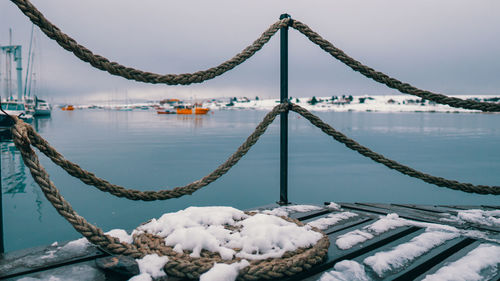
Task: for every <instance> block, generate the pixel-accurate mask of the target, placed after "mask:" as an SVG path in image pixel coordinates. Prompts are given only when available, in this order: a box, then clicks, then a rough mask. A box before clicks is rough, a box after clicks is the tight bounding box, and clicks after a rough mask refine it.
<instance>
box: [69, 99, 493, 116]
mask: <svg viewBox="0 0 500 281" xmlns="http://www.w3.org/2000/svg"><path fill="white" fill-rule="evenodd" d="M456 97H458V98H461V99H473V100H476V101H482V102H494V103H499V102H500V96H490V95H481V96H479V95H474V96H471V95H469V96H464V95H462V96H456ZM290 101H291V102H293V103H296V104H298V105H300V106H302V107H304V108H306V109H307V110H310V111H336V112H347V111H354V112H445V113H462V112H467V113H477V112H480V111H478V110H468V109H463V108H453V107H450V106H448V105H441V104H436V103H434V102H430V101H428V100H423V99H420V98H418V97H414V96H409V95H385V96H338V97H336V96H334V97H299V98H296V97H291V98H290ZM195 102H196V103H199V104H202V106H203V107H208V108H210V109H211V110H266V111H267V110H271V109H272V108H273V107H274V106H276V105H277V104H278V103H279V100H278V99H258V97H256V98H253V99H248V98H236V97H235V98H218V99H209V100H203V101H181V103H183V104H185V105H191V104H194V103H195ZM164 106H167V107H168V106H169V105H168V104H164V103H161V102H160V101H149V102H142V103H127V104H125V103H114V104H105V105H77V106H75V107H76V108H77V109H111V110H124V109H130V110H132V109H142V110H144V109H152V108H156V109H158V108H161V107H164Z"/></svg>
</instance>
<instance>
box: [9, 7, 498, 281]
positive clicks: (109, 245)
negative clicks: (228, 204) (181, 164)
mask: <svg viewBox="0 0 500 281" xmlns="http://www.w3.org/2000/svg"><path fill="white" fill-rule="evenodd" d="M11 1H12V2H13V3H14V4H16V5H17V6H18V7H19V9H20V10H21V11H22V12H23V13H24V14H25V15H26V16H27V17H28V18H30V20H31V21H32V22H33V23H34V24H36V25H37V26H38V27H40V29H41V30H42V31H43V32H44V33H45V34H46V35H47V36H48V37H49V38H52V39H54V40H55V41H56V42H57V43H58V44H59V45H60V46H62V47H63V48H64V49H66V50H68V51H70V52H72V53H73V54H75V55H76V56H77V57H78V58H80V59H81V60H82V61H85V62H88V63H90V64H91V65H92V66H94V67H96V68H98V69H100V70H104V71H107V72H109V73H110V74H113V75H118V76H122V77H124V78H126V79H131V80H136V81H140V82H146V83H153V84H155V83H163V84H168V85H188V84H192V83H201V82H203V81H206V80H209V79H212V78H214V77H217V76H219V75H221V74H223V73H225V72H227V71H229V70H231V69H233V68H234V67H236V66H237V65H239V64H241V63H243V62H244V61H245V60H247V59H248V58H250V57H251V56H253V55H254V54H255V53H256V52H257V51H259V50H260V49H261V48H262V47H263V46H264V45H265V44H266V43H267V42H269V40H270V38H271V37H272V36H273V35H274V34H275V33H276V32H277V30H278V29H280V28H283V29H285V28H284V27H288V26H291V27H293V28H295V29H296V30H298V31H299V32H300V33H302V34H303V35H305V36H306V37H307V38H308V39H309V40H310V41H311V42H313V43H315V44H317V45H318V46H319V47H320V48H321V49H323V50H325V51H326V52H328V53H329V54H330V55H332V56H333V57H334V58H336V59H338V60H339V61H341V62H343V63H344V64H346V65H347V66H349V67H350V68H351V69H353V70H354V71H357V72H360V73H361V74H363V75H364V76H366V77H368V78H371V79H373V80H375V81H377V82H379V83H383V84H385V85H387V86H388V87H390V88H393V89H397V90H399V91H400V92H402V93H406V94H411V95H416V96H419V97H421V98H423V99H427V100H430V101H434V102H436V103H440V104H446V105H449V106H452V107H461V108H466V109H474V110H482V111H498V112H500V104H494V103H485V102H477V101H470V100H462V99H459V98H452V97H447V96H445V95H441V94H436V93H433V92H430V91H425V90H420V89H418V88H416V87H413V86H411V85H410V84H407V83H403V82H401V81H399V80H397V79H395V78H391V77H389V76H388V75H386V74H384V73H382V72H378V71H375V70H374V69H372V68H370V67H368V66H365V65H363V64H362V63H360V62H358V61H356V60H355V59H353V58H351V57H349V56H348V55H346V54H345V53H344V52H343V51H342V50H340V49H338V48H336V47H335V46H334V45H333V44H331V43H330V42H328V41H327V40H325V39H323V38H322V37H321V36H320V35H319V34H317V33H315V32H314V31H313V30H311V29H310V28H309V27H308V26H307V25H305V24H303V23H301V22H299V21H296V20H293V21H292V20H291V19H290V18H284V19H282V20H280V21H278V22H276V23H274V24H272V25H271V26H270V27H269V28H268V29H267V30H266V31H265V32H264V33H263V34H262V35H261V36H260V37H259V38H258V39H257V40H255V41H254V42H253V44H251V45H250V46H248V47H247V48H245V49H244V50H243V51H242V52H240V53H239V54H237V55H236V56H234V57H233V58H231V59H229V60H227V61H225V62H223V63H222V64H220V65H219V66H216V67H212V68H209V69H207V70H203V71H198V72H194V73H185V74H165V75H161V74H156V73H150V72H146V71H142V70H137V69H134V68H130V67H126V66H123V65H121V64H119V63H117V62H111V61H109V60H108V59H106V58H104V57H102V56H99V55H96V54H93V53H92V52H91V51H90V50H89V49H87V48H85V47H84V46H82V45H79V44H78V43H77V42H76V41H75V40H74V39H72V38H71V37H69V36H68V35H66V34H64V33H63V32H61V31H60V30H59V28H57V27H56V26H55V25H53V24H52V23H51V22H50V21H48V20H47V19H46V18H45V17H44V16H43V14H42V13H40V12H39V11H38V10H37V9H36V7H34V6H33V5H32V4H31V3H30V2H29V1H28V0H11ZM288 111H294V112H296V113H297V114H299V115H301V116H303V117H304V118H306V119H307V120H308V121H309V122H310V123H311V124H312V125H314V126H316V127H318V128H319V129H321V130H322V131H323V132H324V133H325V134H327V135H329V136H331V137H333V139H334V140H336V141H338V142H340V143H342V144H344V145H345V146H346V147H348V148H349V149H351V150H353V151H356V152H358V153H359V154H361V155H363V156H365V157H368V158H370V159H372V160H373V161H375V162H377V163H381V164H383V165H385V166H386V167H388V168H390V169H393V170H396V171H398V172H400V173H402V174H405V175H408V176H410V177H413V178H417V179H420V180H422V181H424V182H427V183H430V184H434V185H437V186H440V187H447V188H450V189H454V190H460V191H464V192H469V193H478V194H493V195H500V186H487V185H474V184H471V183H462V182H459V181H456V180H449V179H445V178H442V177H436V176H432V175H429V174H426V173H423V172H420V171H418V170H416V169H413V168H411V167H408V166H405V165H403V164H400V163H398V162H397V161H394V160H391V159H388V158H386V157H385V156H383V155H381V154H379V153H376V152H374V151H372V150H370V149H369V148H367V147H365V146H362V145H361V144H359V143H357V142H356V141H354V140H353V139H350V138H349V137H347V136H346V135H344V134H342V133H341V132H339V131H337V130H335V129H334V128H333V127H332V126H330V125H328V124H327V123H325V122H323V121H322V120H321V119H320V118H319V117H318V116H316V115H314V114H312V113H311V112H310V111H308V110H306V109H305V108H303V107H301V106H299V105H297V104H292V103H289V102H285V101H284V100H283V99H282V103H281V104H279V105H277V106H275V107H274V108H273V109H272V110H271V111H270V112H268V113H267V114H266V115H265V117H264V118H263V120H262V121H261V122H260V123H259V124H258V125H257V127H256V128H255V130H254V131H253V132H252V134H251V135H250V136H249V137H248V138H247V139H246V140H245V142H244V143H243V144H242V145H241V146H239V147H238V149H237V150H236V151H235V152H234V153H233V154H232V155H231V156H229V158H228V159H227V160H226V161H225V162H224V163H222V164H221V165H219V166H218V167H217V168H216V169H215V170H213V171H212V172H211V173H209V174H208V175H206V176H204V177H203V178H201V179H199V180H197V181H194V182H192V183H189V184H187V185H184V186H179V187H175V188H172V189H162V190H149V191H141V190H136V189H129V188H125V187H122V186H119V185H115V184H112V183H110V182H108V181H106V180H104V179H102V178H99V177H97V176H96V175H95V174H93V173H91V172H88V171H86V170H84V169H83V168H81V167H80V166H79V165H77V164H75V163H73V162H71V161H69V160H67V159H66V158H64V156H63V155H61V154H60V153H59V152H58V151H57V150H56V149H55V148H53V147H52V146H51V145H50V144H49V143H48V142H47V141H46V140H45V139H44V138H43V137H42V136H40V135H39V134H38V133H37V132H36V131H35V130H34V129H33V127H32V126H30V125H29V124H26V123H24V122H23V121H22V120H21V119H19V118H18V117H15V116H10V117H11V118H12V120H13V121H14V125H13V127H12V137H13V141H14V144H15V145H16V147H17V148H18V149H19V151H20V153H21V156H22V159H23V162H24V163H25V165H26V166H27V167H28V169H29V170H30V173H31V175H32V176H33V179H34V180H35V182H36V183H37V184H38V185H39V186H40V188H41V190H42V191H43V193H44V195H45V197H46V198H47V200H48V201H49V202H50V203H51V204H52V205H53V206H54V208H55V209H56V210H57V212H58V213H59V214H60V215H61V216H63V217H64V218H65V219H66V220H67V221H68V222H69V223H70V224H71V225H72V226H73V228H74V229H75V230H76V231H78V232H79V233H81V234H82V235H83V236H84V237H85V238H87V239H88V240H89V241H90V242H91V243H93V244H95V245H97V246H99V247H101V248H103V249H104V250H105V251H107V252H109V253H112V254H122V255H128V256H131V257H133V258H141V257H143V256H145V255H148V254H151V253H157V254H158V253H159V254H161V255H167V256H170V257H172V259H171V260H170V261H169V263H168V264H167V265H165V269H166V271H167V273H169V274H171V273H173V275H175V276H178V277H183V278H184V277H188V278H198V277H199V276H200V274H201V273H203V272H205V271H207V270H208V269H209V268H211V267H212V266H213V264H214V256H203V257H201V258H199V259H196V261H195V262H192V260H191V258H190V257H189V255H187V254H186V253H184V254H182V253H177V252H176V251H174V250H173V249H172V248H171V247H170V248H169V247H166V246H165V245H164V243H163V244H161V241H160V242H158V241H157V240H154V239H156V238H154V237H149V236H147V235H145V236H143V237H142V236H134V237H133V239H134V242H133V243H125V242H120V240H119V239H118V238H115V237H112V236H110V235H106V234H105V233H104V232H103V231H102V229H101V228H99V227H97V226H95V225H93V224H91V223H89V222H88V221H87V220H86V219H85V218H83V217H81V216H80V215H78V213H77V212H76V211H75V210H74V209H73V208H72V206H71V205H70V204H69V202H67V201H66V200H65V199H64V197H63V196H62V195H61V194H60V192H59V190H58V189H57V187H56V186H55V184H54V183H53V182H52V181H51V180H50V176H49V175H48V173H47V172H46V171H45V169H44V167H43V166H42V165H41V163H40V161H39V159H38V155H37V154H36V152H35V151H34V150H33V148H32V147H36V148H37V149H38V150H39V151H40V152H42V153H43V154H45V155H46V156H47V157H48V158H49V159H50V160H51V161H52V162H53V163H55V164H56V165H58V166H59V167H61V168H62V169H63V170H65V171H66V172H67V173H68V174H69V175H71V176H73V177H76V178H78V179H79V180H80V181H82V182H83V183H85V184H87V185H90V186H94V187H96V188H98V189H99V190H101V191H103V192H108V193H110V194H112V195H114V196H117V197H123V198H127V199H130V200H143V201H154V200H167V199H171V198H178V197H181V196H184V195H188V194H192V193H194V192H195V191H197V190H199V189H201V188H202V187H204V186H207V185H208V184H210V183H212V182H214V181H216V180H217V179H219V178H220V177H222V176H223V175H224V174H226V173H227V172H228V171H229V170H230V169H231V168H232V167H234V166H235V165H236V164H237V163H238V161H239V160H240V159H241V158H242V157H243V156H245V155H246V154H247V153H248V152H249V150H250V149H251V147H252V146H253V145H255V144H256V143H257V141H258V140H259V138H260V137H261V136H262V135H263V134H264V133H265V131H266V129H267V128H268V127H269V125H270V124H271V123H272V122H273V121H274V120H275V118H276V116H277V115H278V114H280V113H285V112H286V113H288ZM285 219H286V220H289V221H292V222H294V223H297V224H299V225H302V224H301V223H300V222H298V221H296V220H293V219H291V218H285ZM160 240H162V241H163V239H160ZM153 244H154V245H153ZM328 247H329V240H328V237H327V236H326V235H323V238H322V239H320V240H319V241H318V243H317V244H316V245H313V246H311V247H310V248H308V249H299V250H297V251H295V253H293V254H287V255H286V256H283V257H282V258H281V259H278V260H270V261H269V260H263V261H251V266H249V267H245V268H244V269H242V270H241V271H240V276H239V279H241V280H260V279H271V278H282V277H285V276H290V275H293V274H296V273H297V272H300V271H301V270H302V268H309V267H311V266H312V265H313V264H316V263H319V262H321V257H323V256H325V255H326V253H327V251H328ZM218 259H219V260H220V257H215V261H217V260H218ZM190 262H192V263H190Z"/></svg>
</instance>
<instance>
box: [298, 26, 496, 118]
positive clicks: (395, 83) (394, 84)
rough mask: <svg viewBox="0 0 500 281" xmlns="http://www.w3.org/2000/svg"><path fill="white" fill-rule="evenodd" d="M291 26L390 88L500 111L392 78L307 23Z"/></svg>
mask: <svg viewBox="0 0 500 281" xmlns="http://www.w3.org/2000/svg"><path fill="white" fill-rule="evenodd" d="M291 26H292V27H293V28H295V29H296V30H298V31H299V32H300V33H302V34H304V35H305V36H306V37H307V38H309V40H310V41H311V42H313V43H314V44H316V45H318V46H319V47H320V48H321V49H323V50H324V51H326V52H327V53H329V54H330V55H332V56H333V57H334V58H336V59H338V60H339V61H341V62H343V63H344V64H346V65H347V66H349V67H350V68H352V70H354V71H357V72H359V73H361V74H363V75H364V76H366V77H368V78H371V79H373V80H375V81H377V82H379V83H382V84H385V85H386V86H388V87H389V88H393V89H396V90H398V91H400V92H401V93H405V94H410V95H414V96H418V97H421V98H423V99H427V100H430V101H433V102H436V103H440V104H447V105H449V106H452V107H460V108H465V109H475V110H482V111H489V112H500V104H496V103H488V102H478V101H473V100H463V99H459V98H453V97H448V96H445V95H442V94H436V93H433V92H430V91H425V90H420V89H418V88H416V87H414V86H412V85H410V84H408V83H403V82H401V81H399V80H397V79H395V78H392V77H390V76H388V75H386V74H384V73H382V72H379V71H376V70H374V69H373V68H370V67H368V66H366V65H364V64H362V63H360V62H359V61H357V60H355V59H353V58H351V57H349V56H348V55H346V54H345V53H344V52H343V51H342V50H340V49H339V48H337V47H335V46H334V45H333V44H332V43H330V42H328V41H327V40H325V39H324V38H323V37H321V36H320V35H319V34H318V33H316V32H314V31H313V30H312V29H311V28H309V27H308V26H307V25H305V24H303V23H302V22H300V21H297V20H293V22H292V23H291Z"/></svg>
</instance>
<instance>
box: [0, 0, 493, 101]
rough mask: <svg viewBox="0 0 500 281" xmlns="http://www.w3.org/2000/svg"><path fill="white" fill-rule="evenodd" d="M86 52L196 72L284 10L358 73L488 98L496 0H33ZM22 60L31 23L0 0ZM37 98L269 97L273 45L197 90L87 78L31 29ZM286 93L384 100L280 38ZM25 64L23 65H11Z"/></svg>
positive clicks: (1, 24) (359, 79)
mask: <svg viewBox="0 0 500 281" xmlns="http://www.w3.org/2000/svg"><path fill="white" fill-rule="evenodd" d="M33 4H34V5H35V6H37V7H38V9H39V10H40V11H41V12H42V13H43V14H44V15H45V16H46V17H47V18H48V19H49V20H50V21H51V22H52V23H54V24H55V25H56V26H58V27H59V28H60V29H61V30H62V31H63V32H65V33H66V34H68V35H70V36H71V37H73V38H74V39H75V40H76V41H77V42H79V43H80V44H82V45H84V46H86V47H87V48H89V49H90V50H92V51H93V52H94V53H96V54H100V55H102V56H104V57H107V58H109V59H110V60H114V61H117V62H120V63H122V64H124V65H126V66H131V67H135V68H139V69H142V70H145V71H151V72H157V73H185V72H194V71H197V70H202V69H207V68H209V67H212V66H215V65H218V64H219V63H221V62H223V61H224V60H226V59H228V58H230V57H232V56H233V55H235V54H236V53H238V52H240V51H241V50H242V49H243V48H244V47H246V46H247V45H249V44H250V43H251V42H253V40H255V39H256V38H257V37H258V36H260V34H261V33H262V32H263V31H264V30H265V29H267V28H268V27H269V25H270V24H272V23H273V22H275V21H276V20H277V19H278V17H279V15H280V14H281V13H283V12H287V13H289V14H291V15H292V17H293V18H296V19H298V20H300V21H302V22H303V23H306V24H307V25H309V26H310V27H311V28H312V29H313V30H315V31H316V32H318V33H319V34H321V35H322V36H323V37H324V38H325V39H327V40H329V41H330V42H332V43H333V44H334V45H336V46H337V47H339V48H341V49H342V50H344V51H345V52H346V53H347V54H348V55H350V56H352V57H354V58H355V59H357V60H359V61H361V62H363V63H364V64H366V65H368V66H371V67H373V68H375V69H376V70H379V71H382V72H385V73H387V74H389V75H391V76H393V77H395V78H397V79H400V80H402V81H404V82H408V83H411V84H413V85H414V86H417V87H419V88H422V89H427V90H432V91H436V92H441V93H446V94H500V54H499V52H500V1H493V0H491V1H457V0H446V1H436V0H432V1H429V0H424V1H422V0H419V1H402V0H391V1H356V0H346V1H291V0H287V1H284V0H283V1H269V0H266V1H263V0H254V1H236V0H211V1H188V0H186V1H166V0H145V1H130V0H106V1H97V0H87V1H75V0H73V1H68V0H66V1H63V0H44V1H41V0H36V1H35V0H33ZM9 27H11V28H12V29H13V33H14V36H13V40H14V43H16V44H21V45H23V48H24V56H26V55H27V49H28V43H29V34H30V29H31V22H29V20H28V19H27V17H26V16H24V15H23V14H22V13H21V12H20V11H19V10H18V8H17V7H16V6H15V5H14V4H12V3H11V2H10V1H8V0H0V45H5V44H7V43H8V29H9ZM38 33H39V35H38V39H39V40H38V43H39V44H38V46H37V48H36V52H37V58H38V68H37V69H38V76H39V77H40V79H39V85H40V95H42V96H45V97H49V99H50V100H53V101H59V102H78V101H82V102H83V101H85V100H98V99H101V100H108V99H117V98H119V97H124V96H127V97H128V98H145V99H148V98H152V99H155V98H161V97H181V98H190V97H194V98H201V97H208V96H213V97H218V96H250V97H254V96H261V97H278V96H279V86H278V85H279V81H278V80H279V44H278V43H279V36H275V37H274V38H273V39H272V40H271V41H270V42H269V43H268V44H267V45H266V46H264V48H263V49H262V50H261V51H260V52H258V53H257V54H256V56H254V57H252V58H251V59H250V60H248V61H247V62H246V63H244V64H242V65H240V66H238V67H237V68H235V69H234V70H232V71H230V72H228V73H226V74H223V75H222V76H220V77H218V78H215V79H213V80H210V81H207V82H205V83H203V84H197V85H193V86H166V85H147V84H144V83H138V82H132V81H127V80H125V79H123V78H120V77H115V76H112V75H110V74H108V73H106V72H103V71H100V70H96V69H93V68H92V67H91V66H90V65H89V64H87V63H84V62H81V61H79V59H77V58H76V57H75V56H74V55H73V54H71V53H69V52H67V51H65V50H63V49H62V48H61V47H59V46H58V45H57V44H56V43H55V42H54V41H52V40H50V39H48V38H47V37H46V36H45V35H44V34H42V33H41V32H38ZM289 36H290V38H289V42H290V51H289V55H290V58H289V67H290V70H289V76H290V85H289V92H290V96H313V95H316V96H331V95H339V94H340V95H341V94H353V95H359V94H393V93H395V91H393V90H391V89H388V88H386V87H385V86H382V85H378V84H377V83H375V82H373V81H371V80H368V79H366V78H364V77H363V76H361V75H360V74H358V73H355V72H353V71H352V70H350V69H349V68H348V67H346V66H344V65H342V64H341V63H339V62H338V61H336V60H335V59H334V58H332V57H331V56H329V55H328V54H326V53H324V52H323V51H322V50H320V49H319V48H318V47H317V46H315V45H313V44H312V43H311V42H309V41H308V40H307V39H306V38H305V37H304V36H302V35H300V34H299V33H298V32H297V31H295V30H293V29H291V30H290V35H289ZM23 63H24V64H26V59H25V60H24V62H23Z"/></svg>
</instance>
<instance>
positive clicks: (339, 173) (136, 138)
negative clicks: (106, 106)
mask: <svg viewBox="0 0 500 281" xmlns="http://www.w3.org/2000/svg"><path fill="white" fill-rule="evenodd" d="M264 115H265V112H264V111H216V112H215V113H214V114H209V115H206V116H199V117H195V116H176V115H157V114H156V113H155V112H152V111H134V112H120V111H91V110H88V111H74V112H63V111H59V110H55V111H54V112H53V116H52V118H49V119H39V120H35V121H34V123H33V125H34V126H35V127H36V129H37V130H38V131H39V132H40V134H41V135H42V136H44V137H45V138H46V139H47V140H48V141H49V142H50V143H51V144H52V145H53V146H54V147H56V148H57V149H58V151H59V152H60V153H62V154H63V155H64V156H65V157H66V158H67V159H69V160H71V161H73V162H75V163H78V164H79V165H80V166H82V167H83V168H85V169H87V170H89V171H92V172H95V173H96V174H97V175H98V176H100V177H102V178H105V179H107V180H108V181H110V182H112V183H116V184H120V185H123V186H126V187H129V188H136V189H141V190H148V189H153V190H157V189H161V188H165V187H175V186H179V185H184V184H186V183H189V182H192V181H194V180H197V179H199V178H201V177H203V176H204V175H206V174H207V173H209V172H210V171H212V170H213V169H215V168H216V167H217V166H218V165H219V164H221V163H222V162H223V161H224V160H225V159H226V158H227V157H228V156H229V155H231V154H232V153H233V152H234V151H235V150H236V149H237V147H238V146H239V145H240V144H241V143H242V142H243V141H244V140H245V139H246V137H247V136H248V135H249V134H250V133H251V132H252V131H253V129H254V128H255V126H256V125H257V124H258V123H259V122H260V121H261V119H262V117H263V116H264ZM318 115H320V117H321V118H323V120H325V121H327V122H328V123H329V124H331V125H333V126H334V127H335V128H336V129H338V130H340V131H342V132H343V133H345V134H347V135H348V136H351V137H353V138H354V139H356V140H357V141H358V142H360V143H361V144H363V145H365V146H368V147H370V148H371V149H373V150H374V151H376V152H379V153H382V154H384V155H386V156H387V157H389V158H392V159H394V160H396V161H399V162H401V163H404V164H407V165H409V166H411V167H414V168H416V169H419V170H422V171H424V172H427V173H430V174H433V175H437V176H442V177H446V178H451V179H456V180H459V181H466V182H472V183H477V184H487V185H495V184H496V185H498V184H499V183H500V161H499V159H500V149H499V144H500V125H499V124H500V115H498V114H440V113H387V114H386V113H355V112H346V113H332V112H330V113H318ZM277 121H278V120H276V121H275V123H274V124H273V125H272V126H271V127H270V128H269V129H268V132H267V133H266V134H265V135H264V136H263V137H262V138H261V140H260V141H259V142H258V143H257V144H256V145H255V146H254V147H253V148H252V150H250V152H249V153H248V154H247V156H245V157H244V158H243V159H242V160H241V161H240V163H238V165H236V166H235V167H234V168H233V169H232V170H231V171H229V173H228V174H226V175H225V176H223V177H222V178H220V179H219V180H218V181H216V182H215V183H213V184H211V185H209V186H207V187H205V188H203V189H202V190H200V191H198V192H196V193H194V194H193V195H191V196H185V197H183V198H180V199H172V200H167V201H163V202H134V201H129V200H127V199H120V198H116V197H114V196H112V195H109V194H107V193H102V192H100V191H98V190H97V189H95V188H93V187H89V186H86V185H84V184H82V183H81V182H80V181H78V180H76V179H74V178H72V177H71V176H69V175H67V174H66V173H65V172H64V171H63V170H62V169H60V168H58V167H57V166H55V165H54V164H52V163H50V161H49V160H48V159H47V158H45V157H42V156H41V162H42V164H43V165H44V166H45V168H46V170H47V171H48V172H49V174H50V175H51V179H52V180H53V181H54V182H55V184H56V186H57V187H58V188H59V189H60V190H61V193H62V194H63V196H64V197H65V198H66V199H67V200H68V201H69V202H70V203H71V204H72V205H73V207H74V209H75V210H76V211H77V212H78V213H79V214H80V215H82V216H84V217H85V218H87V220H88V221H89V222H91V223H94V224H97V225H98V226H100V227H102V228H103V229H104V230H105V231H107V230H110V229H113V228H124V229H129V230H130V229H133V228H134V227H136V226H137V225H138V224H140V223H142V222H144V221H147V220H148V219H149V218H152V217H158V216H160V214H162V213H164V212H169V211H176V210H179V209H182V208H186V207H187V206H190V205H197V206H205V205H229V206H234V207H237V208H240V209H245V208H251V207H255V206H259V205H265V204H268V203H272V202H275V201H277V200H278V198H279V128H278V124H279V122H277ZM289 133H290V139H289V156H290V159H289V199H290V200H291V201H292V202H294V203H316V204H321V203H322V202H324V201H335V202H386V203H388V202H397V203H416V204H461V205H465V204H496V205H498V204H500V200H499V198H498V197H497V198H495V197H494V196H485V195H473V194H467V193H463V192H459V191H453V190H448V189H445V188H439V187H435V186H432V185H429V184H426V183H424V182H421V181H420V180H416V179H412V178H409V177H407V176H404V175H401V174H399V173H397V172H395V171H392V170H389V169H387V168H386V167H385V166H382V165H380V164H376V163H374V162H372V161H371V160H369V159H366V158H364V157H362V156H360V155H359V154H357V153H355V152H352V151H351V150H349V149H347V148H346V147H344V146H343V145H341V144H339V143H336V142H335V141H333V140H332V139H331V138H330V137H328V136H326V135H324V134H323V133H322V132H320V131H319V130H318V129H317V128H314V127H313V126H312V125H310V124H309V123H307V122H306V121H305V120H304V119H303V118H299V117H298V116H297V115H296V114H294V113H292V114H291V115H290V126H289ZM1 157H2V193H3V210H4V213H3V216H4V232H5V245H6V250H7V251H12V250H16V249H20V248H26V247H32V246H36V245H43V244H49V243H52V242H54V241H64V240H68V239H75V238H78V237H80V235H79V234H78V233H77V232H76V231H74V230H73V228H72V227H71V225H70V224H69V223H67V222H66V221H65V220H64V219H63V218H61V217H60V216H59V215H58V214H57V212H56V211H55V210H54V209H53V207H52V206H51V205H50V203H49V202H48V201H47V200H46V199H45V197H44V195H43V194H42V192H41V191H40V189H39V188H38V186H37V185H36V184H35V183H34V182H33V180H32V178H31V175H30V174H29V171H28V170H27V169H26V168H25V167H24V166H23V164H22V160H21V157H20V155H19V153H18V151H17V150H16V148H15V147H14V145H13V144H12V143H11V142H3V143H1Z"/></svg>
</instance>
